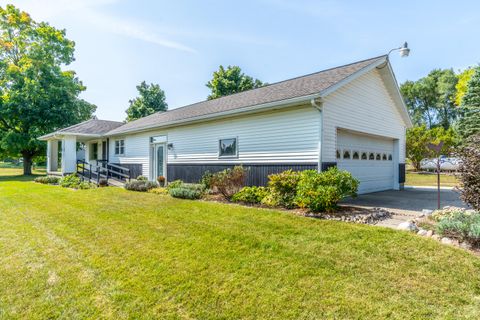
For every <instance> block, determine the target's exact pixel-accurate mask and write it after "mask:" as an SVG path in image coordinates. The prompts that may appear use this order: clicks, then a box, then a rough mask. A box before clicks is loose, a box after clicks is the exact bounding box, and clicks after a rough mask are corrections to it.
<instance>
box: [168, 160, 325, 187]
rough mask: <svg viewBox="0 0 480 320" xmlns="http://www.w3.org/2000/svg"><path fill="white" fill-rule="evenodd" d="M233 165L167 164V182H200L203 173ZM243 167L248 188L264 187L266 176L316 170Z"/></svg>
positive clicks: (300, 166) (301, 165)
mask: <svg viewBox="0 0 480 320" xmlns="http://www.w3.org/2000/svg"><path fill="white" fill-rule="evenodd" d="M234 166H235V165H234V164H168V165H167V177H168V181H173V180H178V179H180V180H182V181H184V182H190V183H196V182H198V181H200V179H201V178H202V176H203V174H204V173H205V171H210V172H212V173H214V172H218V171H222V170H225V169H227V168H233V167H234ZM243 167H244V168H245V169H247V181H246V184H247V185H249V186H264V185H266V184H267V182H268V175H270V174H272V173H279V172H283V171H285V170H289V169H292V170H294V171H303V170H311V169H314V170H317V168H318V166H317V164H316V163H307V164H305V163H281V164H248V163H244V164H243Z"/></svg>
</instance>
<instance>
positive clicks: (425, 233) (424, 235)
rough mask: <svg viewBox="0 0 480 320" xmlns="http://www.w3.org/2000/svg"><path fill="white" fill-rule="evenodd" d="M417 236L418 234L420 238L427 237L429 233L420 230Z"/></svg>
mask: <svg viewBox="0 0 480 320" xmlns="http://www.w3.org/2000/svg"><path fill="white" fill-rule="evenodd" d="M417 234H418V235H419V236H422V237H426V236H427V234H428V231H427V230H423V229H420V230H418V232H417Z"/></svg>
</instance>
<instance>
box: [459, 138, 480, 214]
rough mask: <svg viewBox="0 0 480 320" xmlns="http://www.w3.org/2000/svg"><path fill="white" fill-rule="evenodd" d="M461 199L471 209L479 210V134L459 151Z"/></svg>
mask: <svg viewBox="0 0 480 320" xmlns="http://www.w3.org/2000/svg"><path fill="white" fill-rule="evenodd" d="M460 158H461V159H462V162H463V163H462V165H461V166H460V182H461V184H462V188H461V197H462V200H463V201H465V202H466V203H468V204H469V205H470V206H471V207H472V208H474V209H476V210H480V134H478V135H476V136H472V137H471V138H470V139H469V140H468V143H467V145H466V146H465V147H463V148H462V149H461V150H460Z"/></svg>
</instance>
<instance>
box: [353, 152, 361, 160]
mask: <svg viewBox="0 0 480 320" xmlns="http://www.w3.org/2000/svg"><path fill="white" fill-rule="evenodd" d="M352 159H353V160H358V159H360V154H359V153H358V151H354V152H353V156H352Z"/></svg>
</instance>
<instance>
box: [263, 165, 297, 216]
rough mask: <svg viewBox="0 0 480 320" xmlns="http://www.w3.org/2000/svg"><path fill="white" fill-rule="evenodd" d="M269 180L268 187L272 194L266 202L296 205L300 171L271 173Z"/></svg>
mask: <svg viewBox="0 0 480 320" xmlns="http://www.w3.org/2000/svg"><path fill="white" fill-rule="evenodd" d="M268 180H269V181H268V187H269V188H270V190H271V196H269V197H268V199H266V201H265V204H267V205H271V206H277V205H280V206H284V207H286V208H293V207H295V196H296V194H297V185H298V182H299V180H300V173H299V172H297V171H292V170H287V171H284V172H281V173H277V174H271V175H269V176H268Z"/></svg>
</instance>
